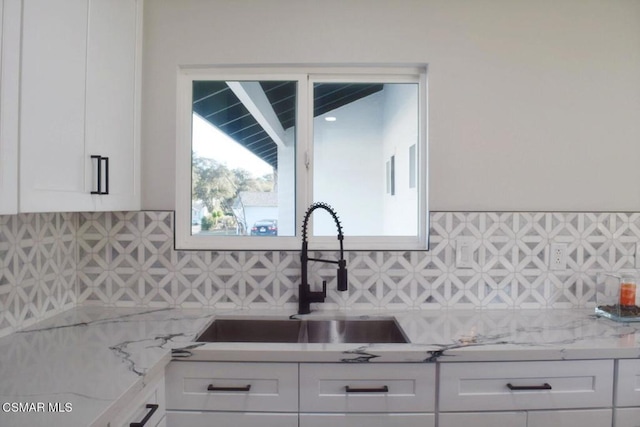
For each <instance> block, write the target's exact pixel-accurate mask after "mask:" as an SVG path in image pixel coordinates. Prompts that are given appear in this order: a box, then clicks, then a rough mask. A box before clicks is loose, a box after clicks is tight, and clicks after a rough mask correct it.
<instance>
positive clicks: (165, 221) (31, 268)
mask: <svg viewBox="0 0 640 427" xmlns="http://www.w3.org/2000/svg"><path fill="white" fill-rule="evenodd" d="M430 215H431V218H430V219H431V224H430V225H431V230H430V250H429V251H428V252H426V251H369V252H367V251H348V252H347V253H346V257H347V267H348V270H349V290H348V291H347V292H337V291H336V290H335V270H334V268H333V267H329V268H327V267H325V266H324V265H321V264H318V263H311V264H310V269H311V271H310V279H312V280H313V281H312V283H313V285H312V286H314V287H315V286H317V285H318V284H319V283H320V282H321V280H322V279H325V280H327V283H328V296H327V302H326V303H324V304H322V305H321V306H319V307H318V309H320V310H322V309H325V310H326V309H335V308H344V307H354V308H366V309H401V310H415V309H446V308H483V309H487V308H501V309H519V308H573V307H590V306H593V304H594V303H595V282H596V273H597V272H615V273H625V272H627V273H628V272H635V269H634V265H635V262H634V257H635V248H636V243H637V242H639V241H640V214H639V213H571V212H560V213H556V212H432V213H431V214H430ZM462 236H466V237H471V238H472V243H471V245H472V249H473V251H472V253H473V259H472V263H471V268H459V267H456V260H455V247H456V238H458V237H462ZM550 243H566V244H567V245H568V260H567V270H564V271H552V270H550V269H549V267H548V261H547V259H548V253H547V252H548V247H549V244H550ZM345 247H347V248H348V236H347V237H345ZM335 255H336V254H332V253H330V252H329V253H324V254H323V257H327V256H335ZM299 278H300V261H299V253H298V252H297V251H253V252H252V251H233V252H225V251H175V250H174V249H173V212H157V211H143V212H98V213H77V214H20V215H14V216H0V335H3V331H4V332H5V333H6V331H7V330H14V329H16V328H19V327H22V326H25V325H26V324H28V323H29V322H30V321H31V319H36V320H37V319H40V318H42V317H46V316H48V315H51V314H53V313H54V312H58V311H61V310H63V309H65V308H67V307H68V306H70V305H71V306H73V305H75V304H99V305H109V306H147V307H164V306H185V307H220V308H242V307H247V308H248V307H251V308H269V309H271V308H294V307H296V305H297V294H298V291H297V285H298V282H299ZM7 328H8V329H7Z"/></svg>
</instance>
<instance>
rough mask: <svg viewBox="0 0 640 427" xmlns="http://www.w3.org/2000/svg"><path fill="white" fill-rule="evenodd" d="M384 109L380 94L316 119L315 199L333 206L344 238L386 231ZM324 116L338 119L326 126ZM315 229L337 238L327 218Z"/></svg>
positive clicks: (318, 219) (317, 220) (315, 224)
mask: <svg viewBox="0 0 640 427" xmlns="http://www.w3.org/2000/svg"><path fill="white" fill-rule="evenodd" d="M383 105H384V94H383V92H382V91H381V92H378V93H375V94H373V95H369V96H367V97H365V98H361V99H359V100H358V101H355V102H351V103H349V104H347V105H344V106H342V107H340V108H336V109H335V110H332V111H330V112H328V113H326V114H323V115H321V116H318V117H316V118H315V119H314V120H313V135H314V136H313V144H314V150H313V164H314V168H313V170H314V172H313V175H314V178H313V200H314V201H315V202H325V203H328V204H330V205H331V206H332V207H333V208H334V209H335V210H336V212H338V213H339V215H340V221H341V223H342V226H343V228H344V232H345V234H346V233H348V234H349V235H350V236H371V235H372V234H375V233H378V234H381V233H382V231H383V230H382V223H383V220H384V218H383V212H382V209H381V208H382V195H383V193H384V187H383V186H382V184H383V182H382V179H381V177H382V176H383V175H381V173H380V162H381V161H382V129H383V127H382V122H383V121H382V112H383ZM326 116H334V117H336V118H337V120H336V121H335V122H327V121H325V120H324V118H325V117H326ZM345 189H349V190H346V191H345ZM313 227H314V229H313V232H314V234H315V235H324V236H333V235H335V233H336V225H335V222H334V220H333V219H332V218H331V216H329V215H317V216H314V222H313Z"/></svg>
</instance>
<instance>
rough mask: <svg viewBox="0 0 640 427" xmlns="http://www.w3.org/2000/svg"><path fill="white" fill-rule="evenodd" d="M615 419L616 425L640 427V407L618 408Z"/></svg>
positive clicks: (618, 426)
mask: <svg viewBox="0 0 640 427" xmlns="http://www.w3.org/2000/svg"><path fill="white" fill-rule="evenodd" d="M613 419H614V424H613V425H614V426H616V427H640V408H616V409H615V412H614V414H613Z"/></svg>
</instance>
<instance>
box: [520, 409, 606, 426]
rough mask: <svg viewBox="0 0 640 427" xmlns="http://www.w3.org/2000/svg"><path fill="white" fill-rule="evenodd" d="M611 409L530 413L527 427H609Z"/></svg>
mask: <svg viewBox="0 0 640 427" xmlns="http://www.w3.org/2000/svg"><path fill="white" fill-rule="evenodd" d="M611 425H612V413H611V409H584V410H570V411H530V412H529V413H528V415H527V427H549V426H554V427H575V426H580V427H611Z"/></svg>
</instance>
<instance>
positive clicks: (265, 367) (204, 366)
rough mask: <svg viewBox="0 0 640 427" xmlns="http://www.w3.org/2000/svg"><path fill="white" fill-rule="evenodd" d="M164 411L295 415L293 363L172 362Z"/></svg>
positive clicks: (294, 365) (295, 394)
mask: <svg viewBox="0 0 640 427" xmlns="http://www.w3.org/2000/svg"><path fill="white" fill-rule="evenodd" d="M166 381H167V408H169V409H191V410H197V411H198V410H200V411H203V410H213V411H215V410H219V411H267V412H297V411H298V366H297V364H294V363H224V362H172V363H170V364H169V366H168V367H167V375H166Z"/></svg>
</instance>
